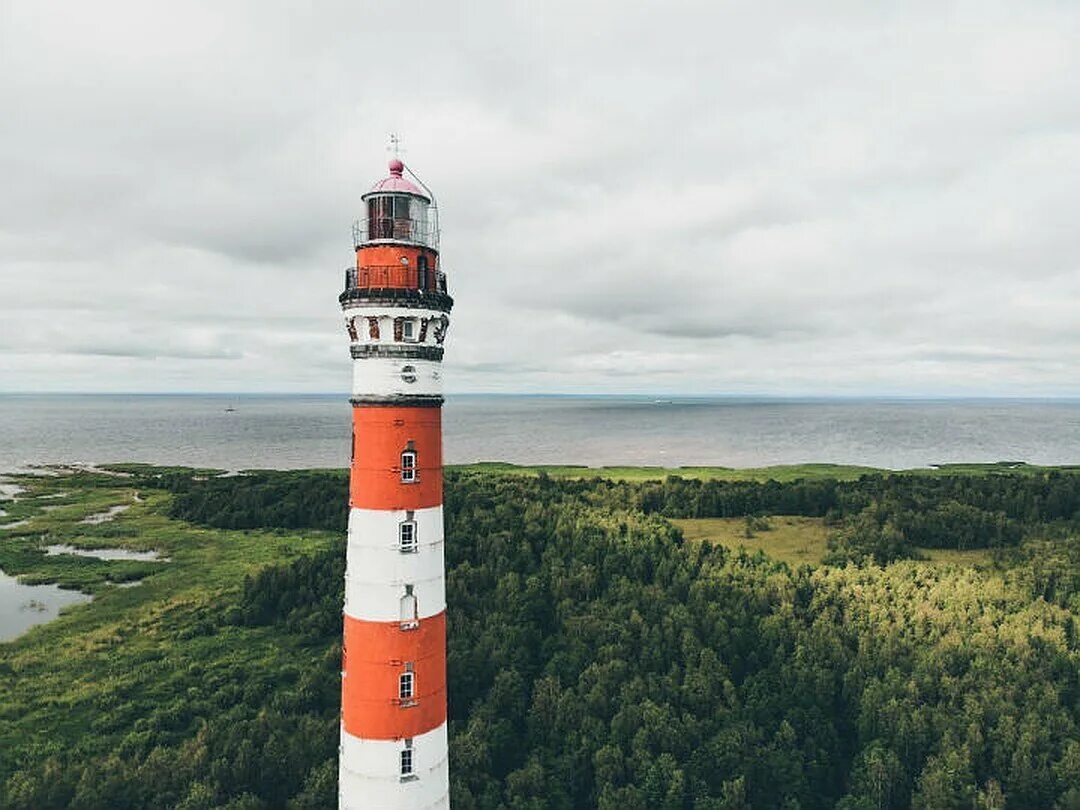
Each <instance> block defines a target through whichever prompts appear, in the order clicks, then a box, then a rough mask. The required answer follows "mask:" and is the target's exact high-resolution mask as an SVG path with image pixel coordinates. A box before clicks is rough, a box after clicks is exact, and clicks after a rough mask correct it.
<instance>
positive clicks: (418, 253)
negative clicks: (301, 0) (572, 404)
mask: <svg viewBox="0 0 1080 810" xmlns="http://www.w3.org/2000/svg"><path fill="white" fill-rule="evenodd" d="M406 174H408V175H409V177H406ZM410 177H411V178H412V179H410ZM413 180H415V182H413ZM418 184H419V185H418ZM361 200H362V203H363V212H362V215H361V217H360V219H359V220H357V221H356V223H355V224H354V225H353V245H354V247H355V249H356V263H355V265H353V266H350V267H349V268H348V269H347V270H346V271H345V291H344V292H343V293H342V294H341V296H340V298H339V300H340V302H341V307H342V310H343V311H344V314H345V329H346V332H347V333H348V335H349V349H350V353H351V355H352V365H353V382H352V397H351V403H352V461H351V470H350V480H349V524H348V544H347V551H346V568H345V610H344V624H345V630H344V643H343V651H342V672H341V749H340V760H339V763H340V764H339V783H338V784H339V787H338V795H339V806H340V807H341V808H342V810H346V809H347V810H360V808H363V810H421V809H423V810H427V808H448V807H449V806H450V797H449V791H450V780H449V769H448V761H447V733H446V580H445V564H444V560H443V509H442V501H443V471H442V402H443V399H442V379H441V374H440V366H441V362H442V357H443V342H444V340H445V338H446V332H447V328H448V327H449V325H450V319H449V317H448V316H449V312H450V308H451V306H452V305H453V299H452V298H450V296H449V295H448V294H447V291H446V277H445V275H444V274H443V272H442V270H441V269H440V265H439V223H438V211H437V208H436V205H435V198H434V195H433V194H432V193H431V192H430V191H429V190H428V189H427V187H426V186H424V185H423V183H422V182H421V181H420V180H419V179H417V178H416V177H415V175H413V174H412V172H410V171H408V170H407V169H406V167H405V165H404V164H403V163H402V162H401V161H400V160H399V159H397V158H394V159H393V160H391V161H390V173H389V176H388V177H386V178H385V179H383V180H380V181H379V182H378V183H376V184H375V186H374V187H373V188H372V189H371V191H369V192H368V193H367V194H365V195H363V197H361Z"/></svg>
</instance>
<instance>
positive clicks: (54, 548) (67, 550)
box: [45, 543, 168, 562]
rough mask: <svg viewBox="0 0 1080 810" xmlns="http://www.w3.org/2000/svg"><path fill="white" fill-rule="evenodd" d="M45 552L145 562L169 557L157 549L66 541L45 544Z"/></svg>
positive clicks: (160, 560)
mask: <svg viewBox="0 0 1080 810" xmlns="http://www.w3.org/2000/svg"><path fill="white" fill-rule="evenodd" d="M45 553H46V554H47V555H48V556H50V557H53V556H55V555H57V554H74V555H75V556H76V557H93V558H94V559H95V560H141V561H143V562H168V559H166V558H164V557H162V556H161V554H159V553H158V552H156V551H131V550H130V549H126V548H79V547H78V546H69V545H67V544H66V543H56V544H53V545H51V546H45Z"/></svg>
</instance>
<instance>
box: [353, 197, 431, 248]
mask: <svg viewBox="0 0 1080 810" xmlns="http://www.w3.org/2000/svg"><path fill="white" fill-rule="evenodd" d="M365 230H366V233H363V234H362V237H363V241H365V242H368V241H378V240H394V241H401V242H417V243H419V244H422V245H425V246H428V247H433V248H436V249H437V245H436V243H435V238H436V236H435V232H434V228H433V227H432V222H431V206H430V205H429V203H428V202H427V200H424V199H421V198H420V197H415V196H410V195H406V194H379V195H376V196H372V197H369V198H368V200H367V228H366V229H365Z"/></svg>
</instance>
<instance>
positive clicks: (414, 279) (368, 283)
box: [345, 264, 446, 293]
mask: <svg viewBox="0 0 1080 810" xmlns="http://www.w3.org/2000/svg"><path fill="white" fill-rule="evenodd" d="M357 288H367V289H387V288H390V289H411V290H422V291H426V292H440V293H445V292H446V273H443V272H442V271H441V270H436V271H432V270H430V269H426V270H423V271H421V269H420V268H418V267H411V266H408V265H402V264H388V265H375V266H369V267H347V268H345V290H346V291H348V290H353V289H357Z"/></svg>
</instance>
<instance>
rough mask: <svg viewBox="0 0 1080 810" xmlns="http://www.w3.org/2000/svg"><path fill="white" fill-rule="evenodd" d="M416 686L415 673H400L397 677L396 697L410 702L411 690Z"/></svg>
mask: <svg viewBox="0 0 1080 810" xmlns="http://www.w3.org/2000/svg"><path fill="white" fill-rule="evenodd" d="M415 684H416V673H414V672H402V673H401V674H400V675H399V676H398V697H399V698H400V699H401V700H410V701H411V700H412V697H413V689H414V686H415Z"/></svg>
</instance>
